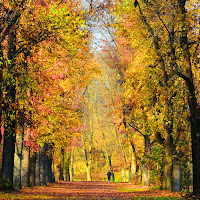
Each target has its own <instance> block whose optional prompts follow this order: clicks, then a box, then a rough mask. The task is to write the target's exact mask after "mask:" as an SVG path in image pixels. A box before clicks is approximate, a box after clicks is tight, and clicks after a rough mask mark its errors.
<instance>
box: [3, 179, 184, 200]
mask: <svg viewBox="0 0 200 200" xmlns="http://www.w3.org/2000/svg"><path fill="white" fill-rule="evenodd" d="M9 193H10V194H12V195H16V198H15V199H23V198H22V196H24V198H25V199H78V200H81V199H83V200H89V199H94V200H96V199H97V200H98V199H103V200H129V199H133V197H180V195H179V194H178V193H171V192H169V191H163V190H162V191H153V190H150V189H149V188H148V187H147V186H137V185H132V184H131V183H107V182H96V181H90V182H87V181H77V182H67V181H60V182H56V183H52V184H49V185H48V186H39V187H32V188H23V189H22V190H18V191H13V192H9ZM17 195H20V197H19V198H18V197H17ZM29 197H30V198H29ZM1 199H2V198H1Z"/></svg>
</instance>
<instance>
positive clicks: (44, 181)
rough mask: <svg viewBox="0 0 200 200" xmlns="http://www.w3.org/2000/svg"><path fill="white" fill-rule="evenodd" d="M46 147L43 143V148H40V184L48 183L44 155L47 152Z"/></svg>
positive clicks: (45, 156)
mask: <svg viewBox="0 0 200 200" xmlns="http://www.w3.org/2000/svg"><path fill="white" fill-rule="evenodd" d="M47 148H48V145H47V144H44V146H43V148H42V154H41V156H42V159H41V166H42V170H41V176H42V178H41V181H42V185H46V184H47V183H48V158H47V155H46V152H47Z"/></svg>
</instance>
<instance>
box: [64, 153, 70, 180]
mask: <svg viewBox="0 0 200 200" xmlns="http://www.w3.org/2000/svg"><path fill="white" fill-rule="evenodd" d="M69 165H70V156H68V155H65V165H64V180H65V181H70V174H69Z"/></svg>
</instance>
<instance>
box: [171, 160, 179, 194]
mask: <svg viewBox="0 0 200 200" xmlns="http://www.w3.org/2000/svg"><path fill="white" fill-rule="evenodd" d="M172 177H173V191H174V192H180V191H181V165H180V159H179V158H174V160H173V172H172Z"/></svg>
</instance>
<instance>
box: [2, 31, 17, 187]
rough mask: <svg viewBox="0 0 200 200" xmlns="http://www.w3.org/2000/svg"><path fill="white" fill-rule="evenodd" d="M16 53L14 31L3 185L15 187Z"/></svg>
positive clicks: (11, 36) (6, 110)
mask: <svg viewBox="0 0 200 200" xmlns="http://www.w3.org/2000/svg"><path fill="white" fill-rule="evenodd" d="M15 53H16V34H15V32H14V31H12V32H11V33H10V34H9V37H8V59H9V60H10V61H11V63H10V64H8V66H7V69H6V70H7V71H8V74H9V76H10V78H9V79H8V81H7V86H6V103H5V105H6V108H5V117H4V146H3V160H2V186H3V187H4V188H9V189H10V188H13V168H14V152H15V138H16V110H15V104H16V80H15V74H14V73H15V59H14V58H15Z"/></svg>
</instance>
